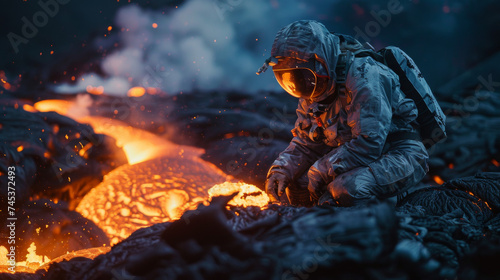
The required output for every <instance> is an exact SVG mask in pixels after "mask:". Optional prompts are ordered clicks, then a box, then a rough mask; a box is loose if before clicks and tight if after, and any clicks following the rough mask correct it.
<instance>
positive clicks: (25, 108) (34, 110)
mask: <svg viewBox="0 0 500 280" xmlns="http://www.w3.org/2000/svg"><path fill="white" fill-rule="evenodd" d="M23 109H24V111H26V112H31V113H36V112H38V111H37V110H36V109H35V107H33V106H31V105H29V104H24V105H23Z"/></svg>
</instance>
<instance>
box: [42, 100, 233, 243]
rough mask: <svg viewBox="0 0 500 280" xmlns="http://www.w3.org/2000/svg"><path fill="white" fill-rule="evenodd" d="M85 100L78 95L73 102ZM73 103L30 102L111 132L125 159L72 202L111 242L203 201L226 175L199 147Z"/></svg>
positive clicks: (177, 215)
mask: <svg viewBox="0 0 500 280" xmlns="http://www.w3.org/2000/svg"><path fill="white" fill-rule="evenodd" d="M82 100H83V101H82ZM87 101H88V100H87V99H85V98H84V97H83V99H82V98H80V101H79V102H83V103H87ZM77 102H78V101H77ZM74 106H75V105H74V104H73V103H71V102H67V101H60V100H48V101H42V102H39V103H37V104H35V108H36V109H37V110H40V111H48V110H50V111H57V112H59V113H63V114H65V115H66V116H70V117H73V118H74V119H75V120H76V121H78V122H81V123H88V124H90V125H91V126H92V127H93V129H94V131H95V132H96V133H102V134H106V135H108V136H111V137H113V138H115V139H116V141H117V142H116V144H117V146H118V147H122V148H123V150H124V152H125V154H126V155H127V159H128V162H129V164H128V165H124V166H121V167H119V168H117V169H115V170H113V171H112V172H110V173H108V174H107V175H106V176H105V178H104V180H103V182H101V183H100V184H99V185H98V186H96V187H95V188H93V189H92V190H91V191H90V192H89V193H88V194H87V195H86V196H85V197H84V198H83V199H82V201H81V202H80V204H79V205H78V207H77V208H76V211H77V212H79V213H81V214H82V215H83V216H84V217H86V218H88V219H90V220H92V221H93V222H95V223H96V224H97V225H98V226H99V227H100V228H101V229H102V230H103V231H104V232H105V233H106V234H107V235H108V237H109V238H110V240H111V244H112V245H113V244H116V243H118V242H119V241H121V240H123V239H125V238H127V237H128V236H129V235H130V234H131V233H132V232H134V231H135V230H137V229H139V228H142V227H148V226H151V225H153V224H156V223H161V222H167V221H172V220H175V219H178V218H179V217H180V216H181V215H182V213H184V211H186V210H188V209H193V208H195V207H196V205H197V204H199V203H200V202H204V201H206V200H207V199H208V193H207V191H208V189H209V188H210V187H212V186H213V185H216V184H221V183H223V182H225V181H227V180H231V179H232V178H231V177H228V176H227V175H226V174H225V173H223V172H222V171H220V170H219V169H218V168H217V167H215V166H214V165H213V164H211V163H208V162H206V161H203V160H202V159H201V158H200V155H202V154H203V153H204V150H203V149H199V148H194V147H190V146H182V145H176V144H173V143H171V142H169V141H167V140H165V139H163V138H161V137H158V136H156V135H154V134H152V133H149V132H146V131H144V130H141V129H137V128H133V127H131V126H129V125H127V124H125V123H123V122H120V121H117V120H111V119H106V118H102V117H94V116H85V114H84V115H82V116H75V114H72V111H73V110H72V109H71V108H72V107H74Z"/></svg>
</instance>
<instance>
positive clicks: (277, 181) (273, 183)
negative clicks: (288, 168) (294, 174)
mask: <svg viewBox="0 0 500 280" xmlns="http://www.w3.org/2000/svg"><path fill="white" fill-rule="evenodd" d="M290 182H291V180H290V179H289V178H288V176H286V175H285V174H283V173H280V172H272V173H270V174H269V176H268V177H267V180H266V193H267V194H268V195H269V196H270V198H271V200H273V198H274V199H275V200H276V201H279V200H280V196H281V195H283V193H284V192H285V189H286V188H287V187H288V186H289V185H290Z"/></svg>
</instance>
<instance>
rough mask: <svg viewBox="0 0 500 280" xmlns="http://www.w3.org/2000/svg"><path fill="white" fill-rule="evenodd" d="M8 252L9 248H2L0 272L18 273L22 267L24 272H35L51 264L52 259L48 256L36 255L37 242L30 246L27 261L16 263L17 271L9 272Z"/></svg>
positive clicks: (0, 252)
mask: <svg viewBox="0 0 500 280" xmlns="http://www.w3.org/2000/svg"><path fill="white" fill-rule="evenodd" d="M7 254H8V250H7V248H5V247H3V246H0V267H2V269H0V272H11V273H13V272H18V271H19V270H18V267H21V270H22V271H31V270H33V271H35V270H36V269H37V268H39V267H40V266H42V265H44V264H46V263H48V262H50V259H49V258H48V257H47V256H39V255H37V254H36V245H35V242H33V243H31V244H30V247H29V248H28V254H27V255H26V261H24V262H16V268H15V271H11V270H9V269H8V268H7V267H10V265H9V263H8V260H9V259H8V257H7Z"/></svg>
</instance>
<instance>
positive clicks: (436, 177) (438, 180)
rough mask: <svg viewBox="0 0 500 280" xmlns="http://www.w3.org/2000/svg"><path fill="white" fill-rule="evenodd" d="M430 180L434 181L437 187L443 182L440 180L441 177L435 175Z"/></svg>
mask: <svg viewBox="0 0 500 280" xmlns="http://www.w3.org/2000/svg"><path fill="white" fill-rule="evenodd" d="M432 178H433V179H434V182H436V183H437V184H439V185H442V184H444V181H443V179H441V177H439V176H437V175H435V176H434V177H432Z"/></svg>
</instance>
